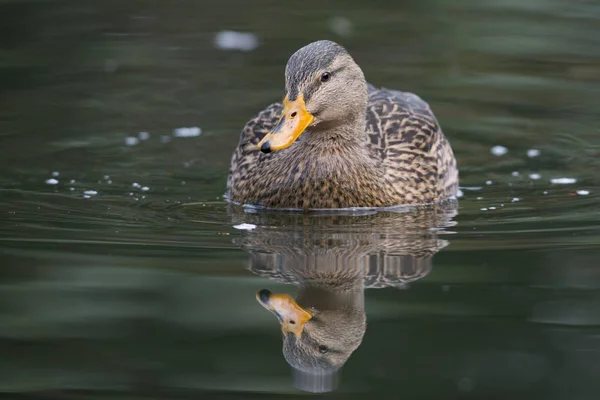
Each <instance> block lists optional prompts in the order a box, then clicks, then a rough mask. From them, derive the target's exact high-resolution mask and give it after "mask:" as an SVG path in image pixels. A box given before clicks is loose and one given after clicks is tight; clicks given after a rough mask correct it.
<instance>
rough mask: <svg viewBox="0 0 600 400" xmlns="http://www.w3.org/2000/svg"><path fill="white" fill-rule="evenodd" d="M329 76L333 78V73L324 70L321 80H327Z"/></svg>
mask: <svg viewBox="0 0 600 400" xmlns="http://www.w3.org/2000/svg"><path fill="white" fill-rule="evenodd" d="M329 78H331V73H329V72H323V75H321V82H327V81H328V80H329Z"/></svg>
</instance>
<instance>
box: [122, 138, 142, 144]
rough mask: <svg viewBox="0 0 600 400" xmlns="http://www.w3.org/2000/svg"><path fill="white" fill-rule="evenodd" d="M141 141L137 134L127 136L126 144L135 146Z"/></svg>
mask: <svg viewBox="0 0 600 400" xmlns="http://www.w3.org/2000/svg"><path fill="white" fill-rule="evenodd" d="M139 142H140V139H138V138H136V137H135V136H127V137H126V138H125V145H127V146H135V145H136V144H138V143H139Z"/></svg>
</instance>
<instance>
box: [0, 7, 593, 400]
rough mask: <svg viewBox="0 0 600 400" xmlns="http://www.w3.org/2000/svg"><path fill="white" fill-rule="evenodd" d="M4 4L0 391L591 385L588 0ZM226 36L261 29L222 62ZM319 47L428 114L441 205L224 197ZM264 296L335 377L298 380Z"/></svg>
mask: <svg viewBox="0 0 600 400" xmlns="http://www.w3.org/2000/svg"><path fill="white" fill-rule="evenodd" d="M0 15H1V16H2V17H1V18H0V30H1V31H2V35H0V83H1V87H2V91H0V104H2V107H0V154H1V157H0V188H1V189H0V215H2V220H1V221H2V222H1V223H0V265H1V267H0V277H1V279H0V326H1V327H2V329H1V330H0V354H1V355H2V357H0V371H1V373H0V391H1V392H3V393H12V394H13V395H15V396H16V395H17V394H26V393H28V394H38V395H40V396H41V395H42V394H45V395H46V396H48V397H52V398H73V399H75V398H77V399H80V398H81V399H87V398H126V399H129V398H132V399H133V398H198V397H203V398H204V397H218V398H262V397H264V396H265V395H266V394H268V395H269V396H270V397H274V398H289V397H290V396H302V395H306V392H303V391H301V390H298V389H297V387H296V386H300V387H302V388H304V389H311V388H312V389H313V390H316V389H319V387H320V388H321V390H330V389H331V390H332V391H331V392H330V393H329V396H332V397H336V396H338V397H344V398H354V397H356V398H359V397H360V398H362V397H364V396H366V395H369V396H374V397H377V398H391V397H392V396H397V395H398V394H399V393H400V394H401V395H402V396H404V397H408V398H427V397H432V398H440V397H445V398H460V397H468V398H495V397H500V396H502V397H507V396H510V397H512V398H517V399H528V398H531V397H535V398H545V399H588V398H589V399H591V398H596V397H597V393H598V392H599V390H600V384H599V383H598V380H597V378H596V377H597V370H598V368H599V367H600V363H599V361H598V360H599V357H598V352H599V351H600V329H599V328H598V327H599V326H600V311H599V310H600V303H599V302H600V291H599V289H600V270H599V269H598V262H597V260H598V257H599V256H600V229H599V227H600V223H599V222H600V214H599V213H598V211H599V208H600V207H599V202H598V195H599V193H600V185H599V180H598V176H597V174H596V171H597V169H598V167H599V165H600V163H599V161H598V160H599V159H600V158H599V157H598V156H599V155H600V141H599V140H598V126H599V125H598V122H599V117H598V114H597V104H599V101H600V64H599V62H598V60H599V59H600V50H598V49H599V48H600V47H599V46H598V45H599V44H600V35H599V34H598V31H597V27H596V25H597V19H598V17H599V15H600V9H599V8H598V5H597V4H596V3H594V2H589V1H588V2H586V1H579V2H566V1H559V0H539V1H535V2H527V3H522V2H517V1H509V0H505V1H500V0H498V1H493V2H485V3H482V2H478V1H464V2H460V4H459V3H457V2H455V3H450V2H443V1H439V0H428V1H425V2H423V1H409V2H404V3H403V4H401V5H400V4H398V5H397V4H395V3H389V2H384V1H376V2H372V3H371V4H370V5H369V6H368V7H366V6H364V5H361V4H359V2H341V1H334V2H329V3H327V4H321V3H314V4H312V3H310V4H309V3H303V4H287V3H285V4H283V3H282V4H279V3H273V2H267V1H264V2H257V3H256V4H254V3H253V5H252V7H250V6H248V5H247V4H246V3H245V2H239V1H234V0H228V1H219V2H169V3H157V2H151V1H138V2H128V3H123V2H101V3H100V2H61V3H58V2H33V1H20V2H17V1H7V0H4V1H0ZM223 31H233V32H239V33H242V34H245V33H251V34H254V35H257V36H256V39H257V41H256V43H255V42H253V39H252V38H253V36H252V35H250V36H239V35H238V36H236V35H235V34H234V35H233V37H234V38H238V39H239V38H240V37H241V38H242V39H240V40H241V43H242V44H243V46H245V49H241V50H235V49H234V50H231V49H219V48H218V47H216V45H215V43H216V42H215V38H216V37H217V33H218V32H223ZM219 37H220V39H219V40H221V41H223V40H225V45H226V46H230V45H231V43H233V44H234V45H235V44H236V43H237V42H235V41H234V42H227V40H230V39H227V38H231V37H232V36H231V34H229V33H227V34H221V35H220V36H219ZM223 38H225V39H223ZM321 38H330V39H333V40H337V41H339V42H340V43H343V44H344V45H345V46H346V47H347V48H348V49H349V50H350V51H351V53H352V54H353V55H354V56H355V58H356V60H357V61H358V63H359V64H360V65H361V67H362V68H363V70H364V71H365V74H366V76H367V78H368V80H369V81H370V82H371V83H373V84H375V85H379V86H385V87H391V88H397V89H401V90H407V91H412V92H415V93H418V94H419V95H420V96H422V97H423V98H424V99H426V100H427V101H428V102H429V103H430V104H431V106H432V108H433V110H434V112H435V113H436V115H437V116H438V118H439V120H440V123H441V124H442V126H443V129H444V131H445V133H446V135H447V136H448V138H449V139H450V141H451V143H452V145H453V148H454V151H455V153H456V156H457V159H458V162H459V168H460V173H461V186H462V192H463V197H461V198H460V199H459V202H458V205H457V208H456V209H452V208H450V209H428V210H411V209H399V210H395V211H394V212H383V213H378V214H373V213H367V212H354V213H351V212H349V213H345V214H343V215H339V214H336V215H327V214H325V215H323V214H319V215H298V214H289V213H286V214H273V213H267V212H264V211H257V210H251V209H249V210H243V209H239V208H230V207H229V206H228V205H227V204H226V203H225V202H224V201H223V199H222V195H223V193H224V189H225V179H226V174H227V168H228V166H229V160H230V155H231V152H232V150H233V148H234V147H235V145H236V143H237V140H238V137H239V132H240V129H241V127H242V126H243V124H244V123H245V122H246V121H247V120H248V119H249V118H250V117H251V116H252V115H253V114H254V113H256V112H257V111H259V110H260V109H261V108H262V107H264V106H265V105H267V104H269V103H270V102H272V101H275V100H278V99H279V98H280V97H281V95H282V92H283V86H282V85H283V69H284V65H285V62H286V60H287V57H288V56H289V55H290V54H291V53H292V52H293V51H294V50H296V49H297V48H299V47H300V46H302V45H304V44H306V43H308V42H310V41H312V40H316V39H321ZM219 43H221V44H220V45H221V46H223V43H222V42H219ZM253 46H257V47H256V48H254V47H253ZM182 128H185V129H182ZM496 146H502V147H504V148H505V149H503V150H501V151H498V148H497V147H496ZM536 150H537V151H536ZM562 178H567V179H562ZM552 179H555V181H554V182H557V183H552V182H553V181H552ZM556 179H558V180H556ZM573 180H575V181H573ZM243 224H246V225H243ZM239 228H245V229H239ZM340 285H342V286H344V285H347V287H348V288H350V289H351V290H350V292H349V293H351V294H352V295H351V296H349V297H344V298H343V301H342V300H340V296H339V290H338V289H336V288H337V287H338V286H340ZM261 289H267V290H269V291H271V292H273V293H287V294H290V295H292V296H293V297H294V298H296V296H298V301H299V302H300V303H302V302H309V303H310V302H313V303H315V304H320V305H321V306H322V308H325V309H328V310H329V311H328V312H329V317H328V318H325V322H326V323H325V327H324V328H323V326H322V330H324V331H327V330H328V329H329V330H330V329H333V332H334V334H333V336H332V337H329V336H328V337H327V338H325V339H324V340H325V341H327V344H328V346H330V347H331V348H332V349H334V350H337V351H338V353H335V354H344V356H343V357H342V358H344V359H345V357H346V355H347V361H346V362H345V364H344V366H343V368H342V371H341V374H338V375H336V376H335V377H332V376H329V377H327V379H324V378H323V379H320V380H319V379H316V378H314V377H312V378H311V377H307V376H300V377H299V376H298V374H293V373H292V372H293V370H292V369H291V368H290V367H289V365H288V363H287V362H286V360H285V358H284V355H283V354H282V334H281V328H280V327H279V323H278V321H277V319H276V318H275V317H274V316H273V315H271V314H270V313H269V312H267V311H266V310H265V309H264V308H263V307H261V305H260V304H259V303H258V302H257V301H256V299H255V295H256V292H257V291H259V290H261ZM340 304H341V305H342V306H343V305H344V304H346V305H348V304H351V305H352V307H350V308H351V309H353V310H354V311H355V313H354V314H352V315H353V316H354V319H352V318H350V317H348V314H344V310H346V309H348V307H346V308H344V307H342V306H340ZM361 321H363V322H364V321H366V325H363V322H361ZM332 326H333V328H331V327H332ZM311 329H312V328H311ZM315 329H316V328H315ZM313 334H314V332H313ZM315 335H319V334H318V333H316V334H315ZM348 335H349V336H348ZM330 336H331V335H330ZM321 337H322V336H321ZM345 338H346V339H347V338H350V339H351V340H350V339H348V341H347V342H348V343H351V344H347V343H346V342H344V340H345ZM340 343H341V344H340ZM344 343H346V344H344ZM354 346H356V348H355V349H354ZM349 350H352V351H349ZM349 352H350V354H349V355H348V353H349ZM328 354H329V355H328V356H327V357H329V356H331V355H332V354H334V352H333V351H332V352H331V353H328ZM296 361H298V360H297V359H296ZM311 385H312V386H311ZM319 385H320V386H319Z"/></svg>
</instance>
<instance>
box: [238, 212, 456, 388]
mask: <svg viewBox="0 0 600 400" xmlns="http://www.w3.org/2000/svg"><path fill="white" fill-rule="evenodd" d="M455 215H456V208H455V206H453V205H448V206H444V207H431V208H427V209H423V208H420V209H415V208H413V209H404V210H402V211H401V212H381V213H377V214H375V213H373V214H368V215H340V214H336V215H318V214H317V215H310V214H283V215H282V214H269V213H254V214H252V213H237V214H236V213H234V222H235V223H242V222H243V223H247V224H253V225H256V229H254V230H252V231H249V232H248V233H247V234H246V235H244V236H243V238H242V239H241V240H240V241H239V244H240V245H241V246H242V248H244V249H245V250H246V251H248V252H249V253H250V255H251V261H250V264H249V269H250V271H252V272H253V273H255V274H257V275H260V276H264V277H268V278H270V279H273V280H276V281H279V282H284V283H288V284H293V285H295V286H297V291H296V298H295V299H294V298H293V297H291V296H289V295H288V294H275V293H271V292H270V291H269V290H268V289H262V290H259V291H258V292H257V294H256V298H257V300H258V303H259V304H260V305H262V306H263V307H264V308H266V309H267V310H269V311H270V312H272V313H273V314H274V315H275V316H276V317H277V319H278V320H279V322H280V324H281V330H282V333H283V355H284V357H285V359H286V361H287V362H288V364H289V365H290V366H291V367H292V371H293V376H294V383H295V386H296V387H297V388H299V389H301V390H306V391H310V392H326V391H331V390H333V389H334V388H335V387H336V386H337V384H338V381H339V373H340V370H341V367H342V366H343V365H344V363H345V362H346V361H347V360H348V358H349V357H350V355H351V354H352V353H353V352H354V351H355V350H356V349H357V348H358V346H360V344H361V342H362V340H363V337H364V334H365V330H366V325H367V321H366V320H367V318H366V313H365V301H364V290H365V289H369V288H384V287H402V286H404V285H406V284H407V283H409V282H411V281H415V280H417V279H420V278H423V277H424V276H426V275H427V274H428V273H429V272H430V270H431V266H432V264H431V260H432V257H433V255H434V254H435V253H437V252H438V251H439V250H440V249H442V248H444V247H445V246H446V245H448V241H446V240H443V239H441V238H440V237H439V236H438V231H439V229H441V228H447V227H450V226H452V225H454V222H452V218H453V217H454V216H455Z"/></svg>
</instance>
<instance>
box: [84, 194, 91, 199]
mask: <svg viewBox="0 0 600 400" xmlns="http://www.w3.org/2000/svg"><path fill="white" fill-rule="evenodd" d="M90 197H91V196H90V195H89V194H84V195H83V198H84V199H89V198H90Z"/></svg>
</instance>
